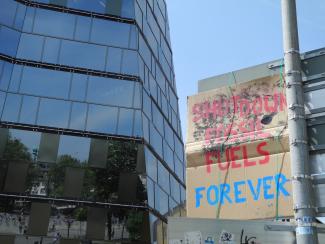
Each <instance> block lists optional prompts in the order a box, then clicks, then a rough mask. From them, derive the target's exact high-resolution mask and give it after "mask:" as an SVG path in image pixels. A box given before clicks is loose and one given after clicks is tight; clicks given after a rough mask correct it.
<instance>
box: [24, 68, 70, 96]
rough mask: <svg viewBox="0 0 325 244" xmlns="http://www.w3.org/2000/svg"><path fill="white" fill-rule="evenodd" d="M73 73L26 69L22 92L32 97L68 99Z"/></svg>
mask: <svg viewBox="0 0 325 244" xmlns="http://www.w3.org/2000/svg"><path fill="white" fill-rule="evenodd" d="M70 78H71V73H68V72H63V71H54V70H49V69H41V68H34V67H25V68H24V72H23V76H22V79H21V85H20V91H21V92H23V93H26V94H30V95H38V96H47V97H54V98H68V94H69V87H70Z"/></svg>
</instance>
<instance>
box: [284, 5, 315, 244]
mask: <svg viewBox="0 0 325 244" xmlns="http://www.w3.org/2000/svg"><path fill="white" fill-rule="evenodd" d="M281 2H282V4H281V5H282V29H283V48H284V65H285V78H286V86H287V87H286V96H287V104H288V130H289V142H290V157H291V175H292V192H293V204H294V206H293V209H294V214H295V220H296V224H297V227H296V239H297V244H313V243H318V238H317V229H316V228H315V227H314V226H313V223H314V221H315V211H316V208H315V199H314V192H313V188H312V179H311V177H310V170H309V147H308V142H307V138H308V137H307V127H306V119H305V110H304V97H303V87H302V77H301V67H300V53H299V38H298V27H297V14H296V1H295V0H281Z"/></svg>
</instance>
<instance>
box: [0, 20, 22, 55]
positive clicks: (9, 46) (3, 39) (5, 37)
mask: <svg viewBox="0 0 325 244" xmlns="http://www.w3.org/2000/svg"><path fill="white" fill-rule="evenodd" d="M19 38H20V33H19V32H18V31H15V30H12V29H9V28H7V27H4V26H1V29H0V43H1V45H0V53H3V54H6V55H9V56H12V57H15V56H16V53H17V48H18V44H19Z"/></svg>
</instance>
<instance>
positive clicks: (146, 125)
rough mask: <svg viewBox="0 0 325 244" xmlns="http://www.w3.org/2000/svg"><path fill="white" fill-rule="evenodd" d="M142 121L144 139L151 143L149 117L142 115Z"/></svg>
mask: <svg viewBox="0 0 325 244" xmlns="http://www.w3.org/2000/svg"><path fill="white" fill-rule="evenodd" d="M142 121H143V126H142V128H143V137H144V139H145V140H146V141H147V142H149V141H150V139H149V136H150V135H149V128H150V127H149V120H148V118H147V116H146V115H145V114H143V115H142Z"/></svg>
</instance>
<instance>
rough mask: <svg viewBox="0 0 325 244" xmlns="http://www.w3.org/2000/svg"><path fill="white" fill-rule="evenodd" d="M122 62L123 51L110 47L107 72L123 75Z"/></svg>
mask: <svg viewBox="0 0 325 244" xmlns="http://www.w3.org/2000/svg"><path fill="white" fill-rule="evenodd" d="M121 62H122V49H120V48H114V47H110V48H108V60H107V65H106V71H109V72H114V73H121Z"/></svg>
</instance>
